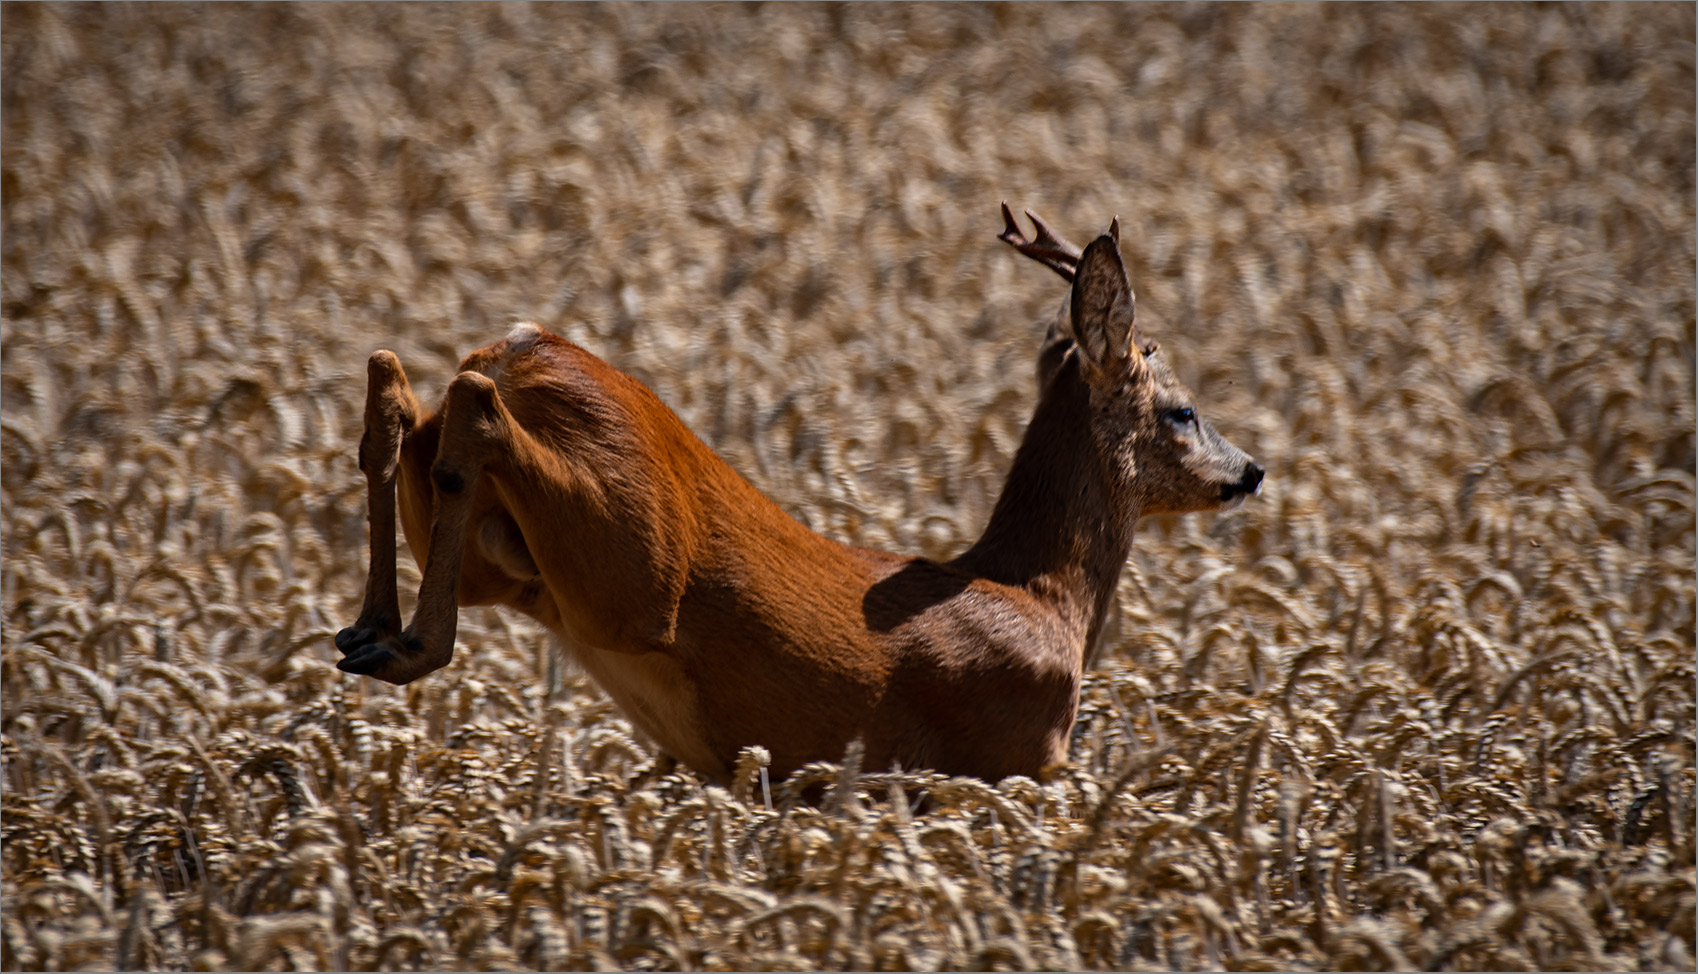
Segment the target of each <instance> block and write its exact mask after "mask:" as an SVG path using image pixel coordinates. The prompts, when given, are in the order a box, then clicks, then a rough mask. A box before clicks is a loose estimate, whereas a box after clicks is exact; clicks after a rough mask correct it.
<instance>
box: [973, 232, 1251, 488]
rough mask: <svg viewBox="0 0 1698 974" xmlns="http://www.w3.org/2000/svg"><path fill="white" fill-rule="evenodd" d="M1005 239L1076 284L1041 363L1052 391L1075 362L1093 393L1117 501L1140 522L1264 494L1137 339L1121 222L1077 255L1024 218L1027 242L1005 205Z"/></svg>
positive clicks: (1149, 345) (1245, 460)
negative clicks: (1029, 228) (1031, 234)
mask: <svg viewBox="0 0 1698 974" xmlns="http://www.w3.org/2000/svg"><path fill="white" fill-rule="evenodd" d="M1002 215H1003V220H1004V222H1005V224H1006V227H1005V229H1004V230H1003V232H1002V234H1001V239H1003V240H1005V241H1007V242H1008V243H1009V244H1011V245H1013V246H1014V248H1015V249H1016V250H1019V251H1020V252H1021V253H1022V254H1025V255H1026V256H1028V257H1031V258H1032V259H1033V260H1036V261H1038V262H1039V263H1041V264H1043V265H1044V266H1046V267H1048V268H1050V269H1051V270H1053V271H1055V272H1056V273H1057V274H1060V275H1061V276H1062V277H1063V278H1064V279H1066V280H1067V281H1069V282H1071V284H1072V285H1073V286H1072V290H1071V292H1070V293H1069V295H1068V299H1067V302H1066V303H1065V304H1064V305H1063V306H1062V308H1061V310H1060V312H1059V313H1058V314H1057V316H1056V320H1055V321H1054V322H1053V323H1052V324H1051V325H1050V330H1049V334H1048V336H1046V338H1045V340H1044V347H1043V351H1042V352H1041V353H1040V354H1039V357H1038V381H1039V383H1040V386H1041V387H1045V388H1047V387H1048V385H1049V384H1050V383H1051V382H1053V381H1054V379H1055V376H1056V374H1057V373H1059V372H1060V371H1061V370H1062V369H1063V367H1064V366H1065V365H1066V364H1067V362H1068V360H1069V359H1070V358H1071V359H1075V360H1076V361H1077V367H1078V369H1079V374H1080V378H1082V379H1083V381H1084V384H1085V386H1086V388H1087V389H1088V392H1089V400H1090V411H1091V421H1090V427H1091V431H1092V435H1093V436H1094V437H1095V438H1096V440H1097V445H1098V448H1099V451H1100V454H1101V455H1102V456H1103V457H1104V458H1105V459H1106V460H1107V461H1108V465H1109V470H1108V471H1106V473H1107V476H1108V479H1109V480H1110V482H1111V484H1112V487H1111V493H1114V494H1119V495H1120V496H1122V497H1125V498H1128V499H1129V500H1130V508H1131V510H1132V511H1133V512H1134V516H1135V517H1136V516H1142V515H1145V514H1183V513H1186V512H1189V511H1203V510H1212V509H1218V508H1223V507H1229V506H1234V505H1236V504H1238V503H1239V502H1241V501H1242V500H1243V499H1244V497H1246V496H1247V495H1250V494H1254V493H1256V492H1258V491H1259V490H1260V489H1261V484H1262V473H1263V471H1262V467H1261V465H1260V464H1258V463H1256V462H1255V461H1253V460H1251V459H1250V457H1249V456H1248V455H1247V454H1245V453H1244V451H1242V450H1240V449H1238V448H1237V447H1235V446H1233V445H1232V444H1231V443H1229V442H1227V440H1226V438H1225V437H1223V436H1221V435H1220V433H1219V432H1217V431H1216V430H1215V428H1214V426H1213V425H1212V424H1210V423H1209V422H1208V421H1207V420H1206V419H1204V418H1203V417H1202V415H1201V414H1200V413H1199V412H1198V410H1197V402H1196V397H1195V396H1194V395H1193V394H1192V392H1191V390H1189V389H1187V388H1185V386H1184V384H1182V383H1181V382H1180V381H1179V380H1178V379H1177V378H1175V377H1174V375H1173V372H1172V370H1170V369H1169V368H1168V366H1167V363H1166V362H1165V361H1163V360H1162V358H1161V356H1160V355H1159V354H1158V352H1159V346H1157V344H1156V343H1155V342H1153V341H1149V340H1147V339H1145V338H1144V337H1143V336H1142V335H1140V334H1139V332H1138V327H1137V316H1136V301H1135V300H1134V298H1133V295H1132V286H1131V284H1130V282H1129V281H1128V280H1127V277H1126V266H1125V264H1124V263H1123V262H1122V261H1121V258H1120V222H1119V220H1118V219H1117V220H1115V221H1114V222H1112V223H1111V224H1110V225H1109V228H1108V232H1106V233H1104V234H1102V235H1101V236H1099V237H1097V238H1096V239H1095V240H1093V241H1091V243H1090V244H1089V245H1088V246H1086V247H1085V248H1084V250H1083V251H1080V250H1079V249H1078V248H1077V247H1075V246H1073V245H1072V244H1070V243H1068V242H1067V241H1066V240H1064V239H1062V238H1061V237H1060V236H1058V235H1057V234H1056V233H1055V232H1054V231H1052V230H1051V229H1050V228H1049V227H1048V226H1047V225H1045V224H1044V222H1043V221H1042V220H1040V219H1038V218H1037V217H1036V216H1034V215H1033V214H1032V213H1030V212H1028V213H1027V214H1026V216H1027V217H1028V218H1029V219H1031V221H1032V224H1033V226H1034V227H1035V228H1036V234H1037V235H1036V238H1035V239H1030V240H1029V239H1027V238H1026V237H1025V235H1024V234H1023V233H1021V231H1020V228H1019V225H1018V224H1017V223H1016V222H1015V221H1014V217H1013V214H1011V213H1010V212H1009V210H1008V205H1007V204H1006V203H1005V204H1003V207H1002Z"/></svg>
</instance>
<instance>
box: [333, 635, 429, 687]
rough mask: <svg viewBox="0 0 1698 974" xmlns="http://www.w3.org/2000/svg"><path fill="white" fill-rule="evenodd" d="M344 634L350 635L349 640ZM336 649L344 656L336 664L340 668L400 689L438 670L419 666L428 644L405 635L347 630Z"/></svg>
mask: <svg viewBox="0 0 1698 974" xmlns="http://www.w3.org/2000/svg"><path fill="white" fill-rule="evenodd" d="M349 634H351V635H349ZM344 635H348V636H349V638H348V639H347V640H345V641H344V640H343V638H342V637H343V636H344ZM336 648H337V649H340V650H342V653H343V658H342V659H340V660H338V661H337V662H336V668H337V669H339V670H341V671H342V672H344V673H357V674H359V675H360V676H369V677H373V678H375V679H379V680H382V681H383V682H385V683H393V684H395V685H396V686H401V685H403V684H407V683H411V682H413V681H414V680H416V679H418V678H419V677H420V676H422V675H423V674H424V673H428V672H429V671H430V670H433V669H435V668H436V667H434V666H426V667H420V666H419V663H420V662H421V661H422V658H423V656H424V645H423V643H421V642H420V641H419V640H418V638H417V637H413V636H408V635H406V634H405V633H403V634H402V635H400V636H385V635H384V634H382V633H379V632H378V631H376V630H373V629H352V628H350V629H344V630H342V631H341V632H339V633H337V634H336Z"/></svg>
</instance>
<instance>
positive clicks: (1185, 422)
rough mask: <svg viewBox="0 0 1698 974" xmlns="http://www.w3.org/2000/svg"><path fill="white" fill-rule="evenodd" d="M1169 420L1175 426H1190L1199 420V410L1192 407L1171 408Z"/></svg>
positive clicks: (1168, 412) (1168, 414)
mask: <svg viewBox="0 0 1698 974" xmlns="http://www.w3.org/2000/svg"><path fill="white" fill-rule="evenodd" d="M1167 421H1168V422H1170V423H1172V424H1174V425H1175V426H1190V425H1191V424H1192V423H1195V422H1196V421H1197V411H1196V410H1195V409H1191V408H1190V407H1185V408H1182V409H1169V410H1168V411H1167Z"/></svg>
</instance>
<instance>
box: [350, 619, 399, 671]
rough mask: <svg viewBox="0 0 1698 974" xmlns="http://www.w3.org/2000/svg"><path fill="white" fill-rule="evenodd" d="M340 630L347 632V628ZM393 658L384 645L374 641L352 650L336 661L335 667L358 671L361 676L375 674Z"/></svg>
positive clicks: (393, 655)
mask: <svg viewBox="0 0 1698 974" xmlns="http://www.w3.org/2000/svg"><path fill="white" fill-rule="evenodd" d="M342 631H343V632H347V631H348V630H346V629H344V630H342ZM344 652H346V650H344ZM394 659H395V654H394V653H392V652H390V651H389V650H388V649H387V648H386V647H383V646H379V645H377V644H376V643H370V644H367V645H365V646H362V647H360V648H358V649H356V650H354V651H353V652H352V653H349V654H348V656H347V657H346V658H345V659H342V660H339V661H337V663H336V668H337V669H339V670H341V671H342V672H344V673H358V674H359V675H361V676H372V675H374V674H376V673H377V671H378V670H381V669H383V668H384V667H386V666H388V665H389V664H390V663H391V662H393V661H394Z"/></svg>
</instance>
